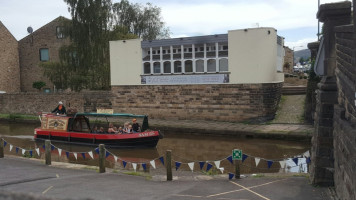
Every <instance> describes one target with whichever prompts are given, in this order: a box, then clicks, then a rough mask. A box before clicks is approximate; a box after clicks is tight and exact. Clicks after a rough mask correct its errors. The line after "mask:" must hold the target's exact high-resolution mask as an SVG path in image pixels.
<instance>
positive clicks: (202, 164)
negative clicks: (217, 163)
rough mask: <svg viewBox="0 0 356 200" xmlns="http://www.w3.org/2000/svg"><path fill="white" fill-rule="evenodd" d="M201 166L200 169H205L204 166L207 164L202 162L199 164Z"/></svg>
mask: <svg viewBox="0 0 356 200" xmlns="http://www.w3.org/2000/svg"><path fill="white" fill-rule="evenodd" d="M199 165H200V169H203V167H204V165H205V162H203V161H200V162H199Z"/></svg>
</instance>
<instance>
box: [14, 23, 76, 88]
mask: <svg viewBox="0 0 356 200" xmlns="http://www.w3.org/2000/svg"><path fill="white" fill-rule="evenodd" d="M64 20H67V19H66V18H64V17H58V18H56V19H54V20H53V21H52V22H50V23H48V24H46V25H44V26H43V27H41V28H40V29H38V30H36V31H35V32H33V33H32V34H30V35H28V36H27V37H25V38H23V39H21V40H20V41H19V56H20V68H21V91H22V92H33V91H36V90H37V89H34V88H32V84H33V82H35V81H43V82H45V83H46V86H45V87H44V88H50V89H53V84H52V83H51V81H49V80H48V79H47V77H45V76H44V75H43V70H42V69H41V68H40V66H39V64H40V63H41V61H40V49H42V48H47V49H48V50H49V62H54V61H59V49H60V47H61V46H62V45H64V44H68V43H69V39H68V38H57V29H56V28H57V27H58V26H63V24H62V22H63V21H64Z"/></svg>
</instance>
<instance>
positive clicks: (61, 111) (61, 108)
mask: <svg viewBox="0 0 356 200" xmlns="http://www.w3.org/2000/svg"><path fill="white" fill-rule="evenodd" d="M52 113H56V114H61V115H63V114H67V111H66V108H65V107H64V105H63V102H61V101H60V102H58V106H57V108H56V109H54V110H53V111H52Z"/></svg>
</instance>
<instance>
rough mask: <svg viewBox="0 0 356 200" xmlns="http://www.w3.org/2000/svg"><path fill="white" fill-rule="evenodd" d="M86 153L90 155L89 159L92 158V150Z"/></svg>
mask: <svg viewBox="0 0 356 200" xmlns="http://www.w3.org/2000/svg"><path fill="white" fill-rule="evenodd" d="M88 154H89V156H90V157H91V159H94V156H93V152H92V151H89V152H88Z"/></svg>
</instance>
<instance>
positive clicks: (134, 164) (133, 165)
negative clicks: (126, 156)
mask: <svg viewBox="0 0 356 200" xmlns="http://www.w3.org/2000/svg"><path fill="white" fill-rule="evenodd" d="M132 167H133V168H134V170H135V171H136V168H137V164H136V163H132Z"/></svg>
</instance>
